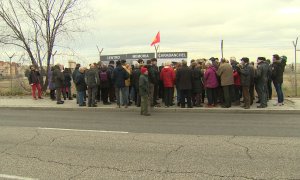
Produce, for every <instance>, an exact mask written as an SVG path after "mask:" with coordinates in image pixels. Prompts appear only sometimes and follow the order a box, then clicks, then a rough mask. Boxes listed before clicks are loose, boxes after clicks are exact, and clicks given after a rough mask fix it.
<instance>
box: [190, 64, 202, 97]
mask: <svg viewBox="0 0 300 180" xmlns="http://www.w3.org/2000/svg"><path fill="white" fill-rule="evenodd" d="M192 72H193V73H192V74H193V93H197V94H198V93H202V90H203V82H202V78H203V73H202V71H201V69H200V68H194V69H192Z"/></svg>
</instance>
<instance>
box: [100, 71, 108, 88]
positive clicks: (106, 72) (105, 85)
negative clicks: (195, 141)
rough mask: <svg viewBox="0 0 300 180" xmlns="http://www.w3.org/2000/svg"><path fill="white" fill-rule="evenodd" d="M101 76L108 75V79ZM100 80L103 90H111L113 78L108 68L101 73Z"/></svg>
mask: <svg viewBox="0 0 300 180" xmlns="http://www.w3.org/2000/svg"><path fill="white" fill-rule="evenodd" d="M101 74H104V75H105V74H106V79H103V78H101ZM99 79H100V84H101V88H109V87H110V82H111V76H110V73H109V72H108V69H107V68H103V69H101V70H100V71H99Z"/></svg>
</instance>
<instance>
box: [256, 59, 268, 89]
mask: <svg viewBox="0 0 300 180" xmlns="http://www.w3.org/2000/svg"><path fill="white" fill-rule="evenodd" d="M268 72H269V65H268V64H267V63H265V62H261V63H259V64H258V66H257V69H256V73H255V78H256V83H257V84H267V82H268Z"/></svg>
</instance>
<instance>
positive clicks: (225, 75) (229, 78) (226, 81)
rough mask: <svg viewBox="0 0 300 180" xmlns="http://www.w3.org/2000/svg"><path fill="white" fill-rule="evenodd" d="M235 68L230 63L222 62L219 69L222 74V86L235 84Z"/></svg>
mask: <svg viewBox="0 0 300 180" xmlns="http://www.w3.org/2000/svg"><path fill="white" fill-rule="evenodd" d="M232 72H233V69H232V67H231V65H230V64H229V63H222V64H221V65H220V67H219V69H218V71H217V75H218V76H220V79H221V86H230V85H233V84H234V80H233V73H232Z"/></svg>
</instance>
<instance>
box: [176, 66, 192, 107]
mask: <svg viewBox="0 0 300 180" xmlns="http://www.w3.org/2000/svg"><path fill="white" fill-rule="evenodd" d="M192 78H193V76H192V70H191V69H190V68H189V67H188V66H187V62H186V61H182V67H181V68H180V69H179V70H178V71H177V74H176V79H177V82H178V86H179V89H180V96H181V98H180V105H181V108H185V99H187V105H188V108H193V106H192Z"/></svg>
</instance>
